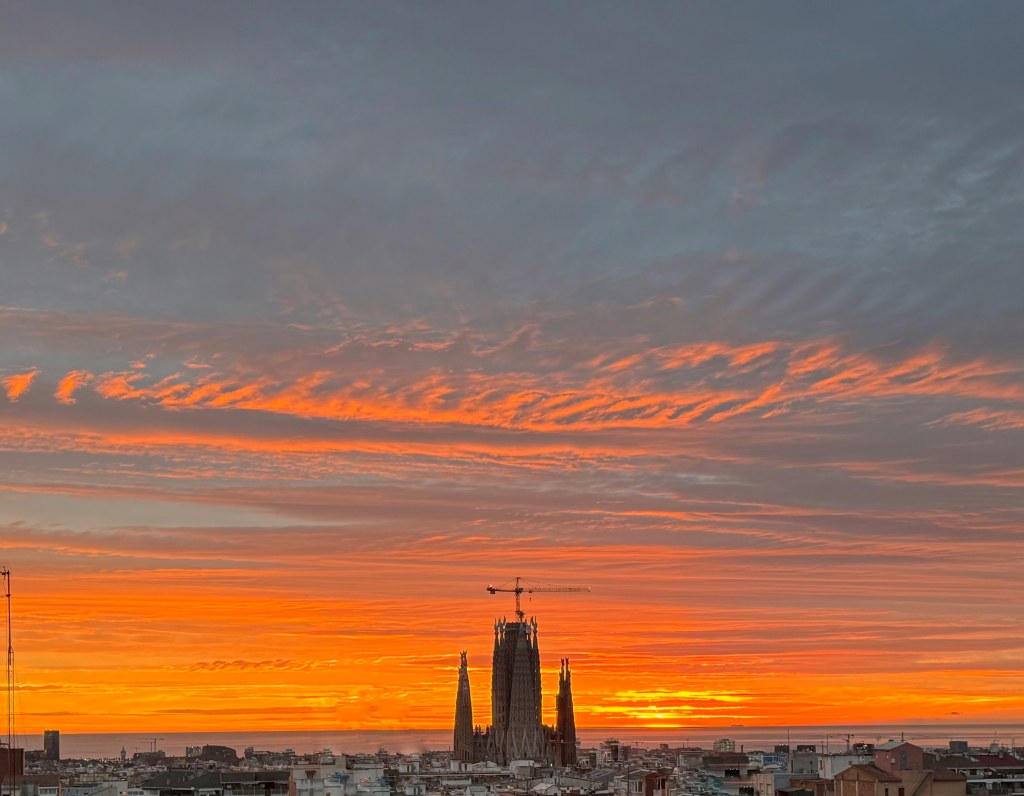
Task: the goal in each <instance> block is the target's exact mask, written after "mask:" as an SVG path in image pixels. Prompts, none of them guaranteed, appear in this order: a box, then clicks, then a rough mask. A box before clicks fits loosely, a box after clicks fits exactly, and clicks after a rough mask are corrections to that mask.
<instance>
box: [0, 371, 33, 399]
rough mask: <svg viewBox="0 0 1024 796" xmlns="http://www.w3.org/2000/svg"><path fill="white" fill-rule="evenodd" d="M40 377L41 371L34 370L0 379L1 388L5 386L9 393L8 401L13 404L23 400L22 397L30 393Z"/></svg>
mask: <svg viewBox="0 0 1024 796" xmlns="http://www.w3.org/2000/svg"><path fill="white" fill-rule="evenodd" d="M38 375H39V371H38V370H37V369H35V368H33V369H32V370H29V371H26V372H25V373H14V374H11V375H10V376H4V377H3V378H0V386H3V388H4V390H5V391H6V392H7V400H8V401H11V402H12V403H13V402H15V401H17V400H18V399H19V398H21V396H22V395H24V394H25V393H26V392H28V389H29V387H31V386H32V382H33V381H35V378H36V376H38Z"/></svg>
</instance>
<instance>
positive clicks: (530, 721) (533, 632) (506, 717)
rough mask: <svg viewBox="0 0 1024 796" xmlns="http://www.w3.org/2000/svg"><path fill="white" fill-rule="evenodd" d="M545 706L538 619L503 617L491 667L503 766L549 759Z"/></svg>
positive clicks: (494, 726)
mask: <svg viewBox="0 0 1024 796" xmlns="http://www.w3.org/2000/svg"><path fill="white" fill-rule="evenodd" d="M541 707H542V706H541V688H540V648H539V647H538V646H537V620H536V619H534V618H531V619H530V621H529V622H527V621H525V619H524V620H522V621H519V622H507V621H505V620H504V619H502V620H499V621H498V622H496V623H495V625H494V657H493V661H492V668H491V727H492V733H493V744H494V750H495V753H496V756H497V758H498V759H497V761H496V762H497V763H498V764H499V765H508V763H509V762H510V761H512V760H546V759H548V750H547V744H546V742H545V732H544V727H543V725H542V724H541Z"/></svg>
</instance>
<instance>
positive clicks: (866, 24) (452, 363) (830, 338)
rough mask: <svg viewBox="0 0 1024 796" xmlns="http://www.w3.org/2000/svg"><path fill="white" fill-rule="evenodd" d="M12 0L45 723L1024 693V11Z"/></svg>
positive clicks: (3, 506) (1008, 708)
mask: <svg viewBox="0 0 1024 796" xmlns="http://www.w3.org/2000/svg"><path fill="white" fill-rule="evenodd" d="M3 8H4V24H3V25H2V26H0V102H2V105H3V107H4V108H5V109H6V111H5V113H3V114H2V115H0V140H2V141H3V143H4V147H3V156H2V157H0V339H2V340H3V345H0V387H2V390H0V563H4V564H6V565H7V566H8V567H10V569H11V570H12V572H13V573H14V580H13V584H14V589H15V596H14V608H15V650H16V655H17V674H18V682H19V684H20V688H21V690H20V696H19V719H18V721H19V726H20V727H21V728H22V729H23V730H24V731H26V732H37V731H40V730H42V729H44V728H50V727H59V728H61V729H62V730H65V731H68V732H72V731H100V730H132V729H139V730H146V729H151V728H153V729H166V730H168V731H170V730H176V729H180V730H186V729H189V730H200V729H236V728H239V729H244V728H249V729H255V728H259V727H262V726H266V725H268V724H269V725H273V726H274V727H275V728H279V729H302V728H308V727H339V728H371V729H372V728H390V727H410V726H415V727H447V726H449V725H450V723H451V719H452V715H453V711H454V700H455V688H456V667H457V664H458V652H459V650H461V649H467V650H469V651H470V656H469V660H470V667H471V673H470V676H471V681H472V684H473V688H474V705H475V708H476V711H477V713H478V714H479V720H480V721H481V723H486V720H485V717H486V714H487V709H488V708H487V702H486V696H487V693H488V690H487V689H488V677H489V661H490V652H491V647H490V645H491V638H492V636H491V629H490V626H491V622H492V621H493V620H494V618H495V617H496V616H501V615H503V614H511V612H512V605H511V600H510V599H502V598H500V597H491V596H489V595H487V594H486V593H485V591H484V587H485V586H486V585H487V584H488V583H492V582H493V583H500V582H505V581H508V580H510V579H511V578H513V577H514V576H516V575H522V576H523V577H526V578H528V579H533V580H536V581H548V582H557V583H565V584H568V585H588V586H590V587H591V589H592V590H593V591H592V593H591V594H589V595H537V596H536V597H535V598H534V599H533V600H532V601H531V602H530V603H528V610H529V611H530V613H532V614H534V613H535V614H536V615H537V617H538V621H539V624H540V650H541V658H542V663H543V664H544V666H545V675H544V676H545V688H546V693H547V694H548V696H549V697H550V695H552V694H553V693H554V681H555V674H556V672H557V663H558V658H559V656H560V655H569V656H570V657H571V658H572V659H573V670H574V674H575V677H574V683H573V685H574V698H575V703H576V710H577V722H578V724H579V725H580V726H584V727H585V726H591V727H594V726H613V725H673V724H702V723H703V724H731V723H745V724H758V723H764V724H786V723H793V724H808V723H832V722H837V723H841V722H880V721H890V720H908V719H909V720H914V719H917V720H929V721H932V720H943V719H951V720H956V721H959V722H971V721H1019V720H1021V719H1022V718H1024V672H1022V665H1024V642H1022V639H1024V620H1022V619H1021V618H1020V616H1019V611H1018V610H1017V606H1019V605H1020V598H1021V596H1022V585H1021V579H1020V572H1021V568H1022V564H1024V556H1022V545H1021V532H1022V530H1021V529H1022V527H1024V525H1022V521H1024V312H1022V309H1024V308H1022V304H1024V300H1022V296H1024V268H1022V266H1021V256H1022V252H1024V245H1022V244H1024V226H1022V224H1021V221H1020V220H1021V218H1024V142H1022V139H1021V136H1020V131H1021V130H1022V129H1024V52H1022V51H1021V48H1020V46H1019V31H1020V30H1021V29H1022V25H1024V7H1022V6H1021V5H1020V4H1018V3H1013V2H984V3H977V2H967V1H966V0H963V1H961V2H947V1H946V0H929V1H928V2H907V3H900V4H890V3H848V4H813V3H793V2H778V3H753V2H748V3H732V4H712V3H697V2H682V3H653V2H650V3H640V4H630V5H625V4H616V3H605V2H588V3H585V4H584V3H579V2H566V3H559V4H544V3H531V2H526V3H515V4H506V3H471V2H461V3H460V2H439V3H432V4H412V3H372V4H370V3H366V4H337V3H326V2H323V3H319V2H295V3H287V4H279V3H268V2H218V3H191V2H184V3H173V4H137V3H128V2H113V3H108V2H85V3H56V2H55V3H41V4H40V3H32V4H28V3H4V4H3ZM546 708H547V710H548V711H549V712H551V713H553V710H554V705H553V699H550V698H549V699H548V701H547V703H546Z"/></svg>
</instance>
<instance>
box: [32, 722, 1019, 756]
mask: <svg viewBox="0 0 1024 796" xmlns="http://www.w3.org/2000/svg"><path fill="white" fill-rule="evenodd" d="M577 733H578V735H579V737H580V741H581V743H582V744H583V746H585V747H586V746H590V747H594V746H597V745H598V744H599V743H600V742H601V741H603V740H605V739H606V738H618V739H619V740H620V741H621V742H622V743H624V744H632V745H639V746H643V747H647V748H651V747H656V746H658V744H662V743H665V744H669V745H671V746H701V747H704V748H710V747H711V745H712V744H713V743H714V742H715V741H716V740H717V739H719V738H732V739H734V740H735V741H736V746H737V749H739V748H740V747H741V746H742V747H743V748H744V749H745V750H746V751H748V752H750V751H754V750H767V751H771V750H772V748H773V747H774V746H775V744H777V743H786V742H787V740H788V741H789V742H790V743H792V744H794V745H795V744H816V745H817V746H818V748H819V749H825V748H826V746H827V747H828V749H829V750H830V751H833V752H838V751H841V750H844V749H845V748H846V738H845V736H846V735H851V736H852V740H853V742H854V743H856V742H866V743H884V742H885V741H887V740H889V739H896V738H900V737H903V738H906V740H908V741H913V742H914V743H916V744H918V745H920V746H945V745H946V744H947V743H948V742H949V741H950V740H961V741H969V742H970V744H971V745H972V746H988V745H989V744H991V743H992V742H993V741H996V742H998V743H999V744H1001V745H1003V746H1016V745H1017V742H1018V739H1019V741H1020V743H1021V745H1024V724H903V725H895V724H879V725H863V724H861V725H828V726H802V727H754V726H749V727H748V726H743V725H740V726H726V727H676V728H669V729H647V728H645V729H636V728H622V727H619V728H615V727H606V728H597V729H594V728H584V729H579V730H577ZM829 736H830V737H829ZM840 736H842V737H840ZM154 738H157V739H158V740H157V741H156V746H157V748H158V749H163V750H164V751H165V752H167V754H168V755H169V756H172V757H174V756H182V755H184V754H185V747H186V746H203V745H205V744H219V745H223V746H230V747H232V748H234V749H237V750H238V753H239V754H241V753H242V751H243V750H244V749H245V747H247V746H252V747H255V748H256V749H257V750H265V751H281V750H283V749H294V750H295V751H296V752H298V753H299V754H303V753H309V752H319V751H321V750H323V749H331V750H332V751H334V752H337V753H339V754H340V753H347V754H354V753H357V752H376V751H377V750H378V749H381V748H384V749H387V750H388V751H389V752H404V753H409V752H422V751H426V750H428V749H431V750H444V749H449V748H451V744H452V731H451V730H306V731H302V732H163V733H159V732H155V733H147V734H141V733H135V734H122V733H82V734H73V733H67V734H65V733H61V737H60V751H61V757H63V758H102V757H117V756H118V755H120V753H121V749H124V750H125V751H126V752H127V753H128V756H129V757H131V756H132V754H133V753H134V752H137V751H139V752H144V751H148V750H149V749H151V748H152V742H153V739H154ZM18 743H19V744H20V745H21V746H24V747H25V748H26V749H41V748H42V746H43V739H42V736H41V735H19V736H18Z"/></svg>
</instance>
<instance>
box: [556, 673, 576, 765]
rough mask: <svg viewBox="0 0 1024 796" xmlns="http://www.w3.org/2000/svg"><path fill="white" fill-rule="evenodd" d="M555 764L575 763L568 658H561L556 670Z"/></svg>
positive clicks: (570, 674) (574, 723)
mask: <svg viewBox="0 0 1024 796" xmlns="http://www.w3.org/2000/svg"><path fill="white" fill-rule="evenodd" d="M555 708H556V716H557V718H556V721H555V765H556V766H574V765H576V715H575V713H574V712H573V708H572V672H570V671H569V659H568V658H562V668H561V670H560V671H559V672H558V696H557V697H555Z"/></svg>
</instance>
